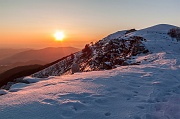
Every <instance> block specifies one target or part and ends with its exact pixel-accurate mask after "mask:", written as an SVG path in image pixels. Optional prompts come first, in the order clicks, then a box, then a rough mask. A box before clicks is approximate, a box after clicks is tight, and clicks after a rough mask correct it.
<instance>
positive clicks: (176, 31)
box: [168, 28, 180, 41]
mask: <svg viewBox="0 0 180 119" xmlns="http://www.w3.org/2000/svg"><path fill="white" fill-rule="evenodd" d="M168 35H169V36H171V37H172V38H176V39H177V41H180V28H173V29H170V30H169V32H168Z"/></svg>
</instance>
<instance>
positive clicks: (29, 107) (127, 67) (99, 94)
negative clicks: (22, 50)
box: [0, 24, 180, 119]
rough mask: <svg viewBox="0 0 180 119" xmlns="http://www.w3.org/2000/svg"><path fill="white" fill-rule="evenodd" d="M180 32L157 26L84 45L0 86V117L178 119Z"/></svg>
mask: <svg viewBox="0 0 180 119" xmlns="http://www.w3.org/2000/svg"><path fill="white" fill-rule="evenodd" d="M179 34H180V32H179V27H176V26H172V25H167V24H160V25H156V26H152V27H149V28H145V29H141V30H135V29H132V30H125V31H119V32H116V33H114V34H111V35H109V36H107V37H106V38H103V39H102V40H100V41H98V42H96V43H95V44H93V43H92V44H89V45H86V47H85V48H84V49H83V50H82V51H81V52H78V53H75V54H74V55H70V56H67V57H66V58H64V59H62V60H60V61H59V62H57V63H55V64H53V65H51V66H50V67H47V68H45V69H43V70H41V71H39V72H37V73H35V74H32V75H31V76H28V77H25V78H24V79H23V80H26V81H27V82H29V84H25V83H16V84H14V85H12V86H11V87H10V90H8V91H6V90H0V95H1V96H0V119H179V118H180V113H179V112H180V103H179V101H180V41H179V38H180V35H179ZM74 64H76V65H78V66H77V67H78V68H77V67H76V71H73V74H72V72H71V67H72V65H73V66H75V65H74ZM107 69H108V70H107Z"/></svg>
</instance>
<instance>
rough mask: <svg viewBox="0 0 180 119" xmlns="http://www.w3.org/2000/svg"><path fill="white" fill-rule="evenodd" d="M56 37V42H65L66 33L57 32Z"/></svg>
mask: <svg viewBox="0 0 180 119" xmlns="http://www.w3.org/2000/svg"><path fill="white" fill-rule="evenodd" d="M54 37H55V39H56V41H63V39H64V32H62V31H56V33H54Z"/></svg>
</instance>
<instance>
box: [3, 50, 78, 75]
mask: <svg viewBox="0 0 180 119" xmlns="http://www.w3.org/2000/svg"><path fill="white" fill-rule="evenodd" d="M6 51H8V52H7V53H5V52H6ZM77 51H79V49H78V48H73V47H58V48H54V47H48V48H44V49H38V50H32V49H30V50H25V51H24V50H21V49H19V50H14V51H13V50H10V49H4V50H1V51H0V56H1V57H2V55H3V54H4V55H5V54H6V56H4V58H2V59H1V60H0V73H2V72H4V71H7V70H9V69H12V68H14V67H17V66H25V65H33V64H39V65H44V64H47V63H50V62H53V61H55V60H58V59H60V58H62V57H64V56H66V55H69V54H71V53H75V52H77ZM12 54H14V55H12ZM7 56H9V57H7Z"/></svg>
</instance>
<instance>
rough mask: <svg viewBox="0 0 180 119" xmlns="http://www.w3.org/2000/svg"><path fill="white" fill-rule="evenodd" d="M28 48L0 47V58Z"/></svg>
mask: <svg viewBox="0 0 180 119" xmlns="http://www.w3.org/2000/svg"><path fill="white" fill-rule="evenodd" d="M27 50H30V49H11V48H3V49H0V59H4V58H7V57H10V56H12V55H15V54H17V53H20V52H23V51H27Z"/></svg>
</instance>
